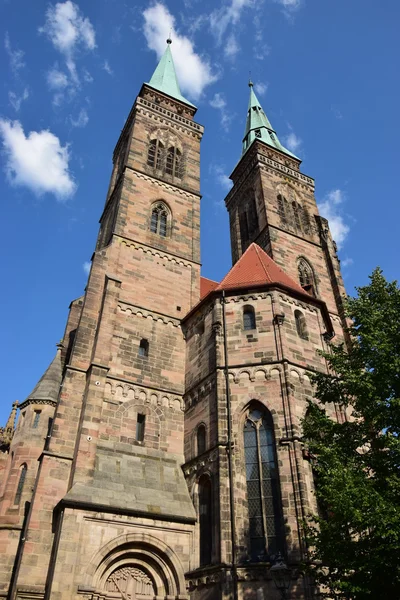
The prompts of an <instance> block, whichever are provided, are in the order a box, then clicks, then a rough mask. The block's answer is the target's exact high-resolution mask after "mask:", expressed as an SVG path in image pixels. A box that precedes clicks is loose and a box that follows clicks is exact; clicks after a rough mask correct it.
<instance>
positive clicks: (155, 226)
mask: <svg viewBox="0 0 400 600" xmlns="http://www.w3.org/2000/svg"><path fill="white" fill-rule="evenodd" d="M150 231H151V232H152V233H157V234H158V235H160V236H161V237H167V231H168V210H167V207H166V206H165V204H163V203H162V202H159V203H158V204H156V205H155V206H153V209H152V211H151V221H150Z"/></svg>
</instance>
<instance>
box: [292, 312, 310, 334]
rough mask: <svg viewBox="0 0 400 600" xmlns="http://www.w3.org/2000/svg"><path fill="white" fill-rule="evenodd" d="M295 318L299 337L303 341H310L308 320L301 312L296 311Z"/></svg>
mask: <svg viewBox="0 0 400 600" xmlns="http://www.w3.org/2000/svg"><path fill="white" fill-rule="evenodd" d="M294 318H295V321H296V331H297V335H298V336H299V337H301V338H302V339H303V340H308V334H307V325H306V318H305V316H304V315H303V313H302V312H301V311H300V310H295V311H294Z"/></svg>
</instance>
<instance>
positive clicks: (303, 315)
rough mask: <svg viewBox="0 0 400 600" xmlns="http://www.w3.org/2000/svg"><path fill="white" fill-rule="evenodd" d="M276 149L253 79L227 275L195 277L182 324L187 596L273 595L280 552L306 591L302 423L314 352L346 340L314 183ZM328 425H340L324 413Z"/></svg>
mask: <svg viewBox="0 0 400 600" xmlns="http://www.w3.org/2000/svg"><path fill="white" fill-rule="evenodd" d="M299 167H300V159H298V158H297V157H296V156H294V154H292V153H291V152H290V151H289V150H287V149H286V148H285V147H284V146H283V145H282V144H281V143H280V141H279V138H278V135H277V133H276V131H275V130H274V129H273V128H272V125H271V124H270V122H269V120H268V118H267V116H266V114H265V113H264V111H263V109H262V107H261V105H260V103H259V101H258V99H257V97H256V95H255V93H254V89H253V85H252V83H250V100H249V106H248V111H247V121H246V129H245V136H244V139H243V146H242V156H241V158H240V160H239V162H238V164H237V165H236V167H235V168H234V171H233V173H232V175H231V179H232V181H233V187H232V189H231V191H230V192H229V194H228V195H227V197H226V199H225V202H226V206H227V209H228V212H229V216H230V228H231V246H232V258H233V267H232V269H231V270H230V271H229V273H228V274H227V275H226V276H225V277H224V279H223V280H222V281H221V282H220V283H218V282H214V281H210V280H206V279H204V278H202V279H201V301H200V303H199V304H198V305H197V306H196V307H195V308H194V309H193V310H192V311H191V312H190V313H189V314H188V315H187V316H186V317H185V319H184V322H183V326H184V331H185V335H186V340H187V354H186V356H187V362H186V390H185V407H186V410H185V458H186V463H185V465H184V472H185V475H186V478H187V482H188V486H189V490H191V493H192V497H193V501H194V505H195V507H196V510H197V514H198V522H197V525H196V537H197V540H198V546H197V547H198V552H199V554H198V556H197V557H196V563H197V568H196V569H195V570H194V571H192V572H191V573H188V574H187V577H188V578H189V590H190V591H191V593H192V597H193V598H196V599H197V598H199V599H200V598H201V599H203V598H207V599H208V598H213V599H214V598H224V599H225V598H229V599H234V600H237V599H240V600H242V599H243V600H244V599H246V600H250V599H254V600H255V599H257V600H264V599H265V600H267V599H268V600H270V599H271V600H278V599H279V598H280V593H279V592H278V591H277V589H276V587H275V585H274V583H273V581H272V572H273V571H271V566H272V565H273V564H274V562H276V561H277V560H280V559H281V558H282V557H283V559H284V560H285V562H286V563H287V565H289V568H290V572H291V573H292V581H291V591H290V595H288V597H290V598H292V599H296V600H299V599H303V600H306V599H307V600H310V599H311V598H312V597H314V590H313V587H312V582H310V581H308V580H307V578H302V577H299V576H298V567H299V564H300V563H301V562H302V561H304V560H306V558H307V547H306V540H305V537H304V532H303V522H304V520H305V519H306V517H307V515H309V514H310V513H311V512H316V511H317V506H316V503H315V496H314V484H313V474H312V469H311V466H310V464H309V462H308V459H307V455H306V453H305V452H304V448H303V444H302V429H301V419H302V418H303V417H304V415H305V412H306V409H307V401H308V400H310V399H312V397H313V387H312V384H311V380H310V374H311V373H313V372H318V371H323V372H325V370H326V365H325V361H324V359H323V358H322V357H321V356H320V355H319V354H318V351H321V350H325V351H326V350H327V349H328V345H329V343H330V340H331V339H332V338H333V337H334V335H335V334H336V339H337V340H338V341H341V340H342V339H343V330H342V325H343V312H342V293H343V292H344V288H343V283H342V279H341V276H340V268H339V261H338V259H337V256H336V247H335V244H334V242H333V240H332V238H331V235H330V232H329V227H328V222H327V221H326V220H325V219H323V218H321V217H320V216H319V215H318V209H317V206H316V202H315V198H314V182H313V180H312V179H311V178H310V177H308V176H307V175H304V174H302V173H301V172H300V169H299ZM330 414H331V416H332V418H334V419H343V418H345V417H344V415H343V414H342V412H341V410H340V409H339V408H338V407H331V413H330Z"/></svg>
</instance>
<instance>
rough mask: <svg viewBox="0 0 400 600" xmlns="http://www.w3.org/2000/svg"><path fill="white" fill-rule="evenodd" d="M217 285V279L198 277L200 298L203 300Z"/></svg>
mask: <svg viewBox="0 0 400 600" xmlns="http://www.w3.org/2000/svg"><path fill="white" fill-rule="evenodd" d="M217 287H218V281H213V280H212V279H207V277H200V300H203V298H205V297H206V296H207V294H209V293H210V292H212V291H213V290H215V288H217Z"/></svg>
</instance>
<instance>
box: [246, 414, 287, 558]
mask: <svg viewBox="0 0 400 600" xmlns="http://www.w3.org/2000/svg"><path fill="white" fill-rule="evenodd" d="M244 450H245V462H246V481H247V506H248V514H249V538H250V557H251V560H253V561H259V560H265V559H266V557H267V556H270V555H273V554H277V552H278V551H282V529H281V527H282V524H281V509H280V494H279V478H278V471H277V466H276V457H275V440H274V432H273V424H272V419H271V416H270V415H269V413H267V412H266V411H265V412H262V411H260V410H257V409H252V410H250V411H249V414H248V416H247V418H246V422H245V425H244Z"/></svg>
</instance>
